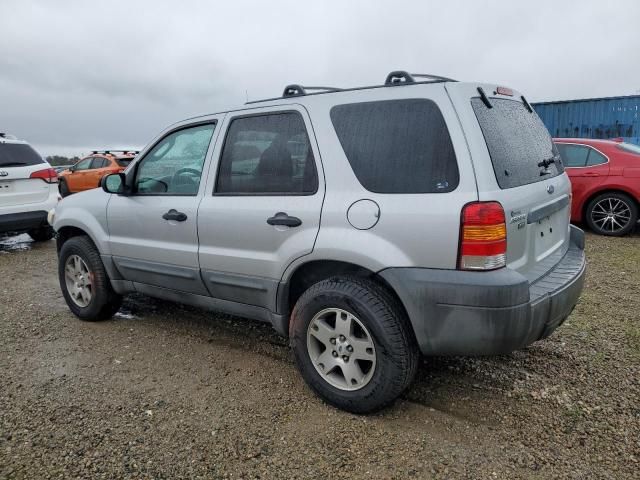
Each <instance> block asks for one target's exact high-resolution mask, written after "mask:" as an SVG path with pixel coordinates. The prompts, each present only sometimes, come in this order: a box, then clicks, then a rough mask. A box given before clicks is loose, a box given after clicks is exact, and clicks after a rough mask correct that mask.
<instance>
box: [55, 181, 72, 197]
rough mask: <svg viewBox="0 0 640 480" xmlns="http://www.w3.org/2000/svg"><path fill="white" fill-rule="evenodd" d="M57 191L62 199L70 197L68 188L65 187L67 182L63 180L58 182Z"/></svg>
mask: <svg viewBox="0 0 640 480" xmlns="http://www.w3.org/2000/svg"><path fill="white" fill-rule="evenodd" d="M58 191H59V192H60V196H61V197H62V198H64V197H68V196H69V195H71V191H70V190H69V186H68V185H67V182H65V181H64V180H60V183H58Z"/></svg>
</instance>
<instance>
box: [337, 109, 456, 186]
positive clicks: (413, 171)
mask: <svg viewBox="0 0 640 480" xmlns="http://www.w3.org/2000/svg"><path fill="white" fill-rule="evenodd" d="M331 121H332V122H333V126H334V128H335V130H336V133H337V135H338V138H339V140H340V144H341V145H342V148H343V150H344V153H345V155H346V156H347V159H348V160H349V163H350V164H351V168H352V169H353V172H354V174H355V175H356V177H357V178H358V181H359V182H360V183H361V184H362V186H363V187H364V188H366V189H367V190H369V191H371V192H375V193H444V192H450V191H452V190H454V189H455V188H456V187H457V186H458V181H459V172H458V164H457V161H456V156H455V153H454V151H453V144H452V142H451V137H450V136H449V131H448V130H447V126H446V124H445V121H444V118H443V117H442V113H441V112H440V110H439V109H438V106H437V105H436V104H435V103H434V102H433V101H431V100H426V99H407V100H387V101H380V102H364V103H352V104H347V105H337V106H335V107H333V108H332V109H331Z"/></svg>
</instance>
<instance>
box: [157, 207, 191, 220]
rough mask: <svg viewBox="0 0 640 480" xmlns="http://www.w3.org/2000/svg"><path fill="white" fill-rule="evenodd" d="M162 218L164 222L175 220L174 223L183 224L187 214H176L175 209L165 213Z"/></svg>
mask: <svg viewBox="0 0 640 480" xmlns="http://www.w3.org/2000/svg"><path fill="white" fill-rule="evenodd" d="M162 218H164V219H165V220H175V221H176V222H184V221H185V220H186V219H187V214H186V213H182V212H178V211H177V210H175V209H173V208H172V209H171V210H169V211H168V212H167V213H165V214H164V215H162Z"/></svg>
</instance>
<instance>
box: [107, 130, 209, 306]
mask: <svg viewBox="0 0 640 480" xmlns="http://www.w3.org/2000/svg"><path fill="white" fill-rule="evenodd" d="M215 126H216V123H215V121H210V122H206V123H202V124H198V125H195V126H193V125H192V126H186V127H181V128H179V129H177V130H173V131H170V132H169V133H168V134H167V135H165V136H164V137H163V138H162V139H161V140H160V141H158V142H157V143H156V144H155V146H154V147H153V148H151V149H150V150H149V151H148V152H147V153H146V154H144V156H143V157H142V158H141V159H140V161H138V162H136V165H134V167H133V168H134V171H133V172H131V173H132V174H133V184H132V192H131V195H128V196H123V195H112V197H111V200H110V201H109V204H108V210H107V216H108V226H109V240H110V244H111V253H112V255H113V259H114V262H115V264H116V265H117V267H118V270H119V271H120V272H121V273H122V275H123V276H124V278H125V279H126V280H131V281H134V282H139V283H144V284H148V285H153V286H157V287H164V288H170V289H172V290H179V291H184V292H190V293H197V294H206V292H207V290H206V289H205V287H204V285H203V284H202V281H201V279H200V270H199V266H198V230H197V213H198V203H199V202H200V200H201V198H202V191H203V189H204V185H203V184H204V180H202V179H203V175H202V172H203V170H204V167H205V165H206V159H207V158H208V156H207V152H208V151H209V148H210V145H212V144H213V142H212V138H213V134H214V130H215Z"/></svg>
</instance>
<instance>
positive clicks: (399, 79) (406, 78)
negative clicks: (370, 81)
mask: <svg viewBox="0 0 640 480" xmlns="http://www.w3.org/2000/svg"><path fill="white" fill-rule="evenodd" d="M416 78H427V79H429V80H432V81H434V82H455V81H457V80H454V79H453V78H448V77H441V76H440V75H431V74H430V73H409V72H405V71H404V70H396V71H393V72H391V73H390V74H389V75H387V78H386V80H385V81H384V84H385V85H387V86H389V85H392V86H395V85H406V84H407V83H416Z"/></svg>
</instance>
